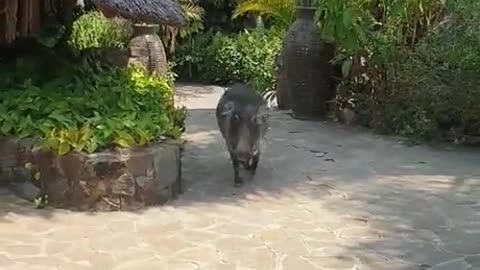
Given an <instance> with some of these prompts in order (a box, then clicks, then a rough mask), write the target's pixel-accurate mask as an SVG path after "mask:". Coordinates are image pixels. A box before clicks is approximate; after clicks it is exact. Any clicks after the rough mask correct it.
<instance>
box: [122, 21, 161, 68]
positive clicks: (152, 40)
mask: <svg viewBox="0 0 480 270" xmlns="http://www.w3.org/2000/svg"><path fill="white" fill-rule="evenodd" d="M132 27H133V34H132V37H131V39H130V41H129V43H128V50H129V59H128V64H129V65H130V64H133V65H142V66H144V67H145V68H146V69H147V71H148V72H149V73H150V74H156V75H159V76H161V75H164V74H165V73H166V72H167V70H168V62H167V56H166V53H165V47H164V46H163V43H162V40H161V39H160V37H159V36H158V35H157V34H156V32H157V31H158V27H159V26H158V25H156V24H133V25H132Z"/></svg>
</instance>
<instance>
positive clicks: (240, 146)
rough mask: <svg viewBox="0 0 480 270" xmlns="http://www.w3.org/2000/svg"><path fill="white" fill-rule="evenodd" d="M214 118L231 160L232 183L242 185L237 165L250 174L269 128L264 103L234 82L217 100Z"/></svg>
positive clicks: (243, 86)
mask: <svg viewBox="0 0 480 270" xmlns="http://www.w3.org/2000/svg"><path fill="white" fill-rule="evenodd" d="M216 117H217V124H218V127H219V129H220V132H221V133H222V136H223V138H224V139H225V143H226V145H227V148H228V152H229V153H230V158H231V160H232V165H233V171H234V184H235V186H241V185H242V184H243V180H242V178H241V177H240V175H239V166H240V164H242V165H243V166H244V167H245V168H246V169H247V170H248V171H249V172H250V175H251V176H253V175H254V174H255V172H256V170H257V165H258V162H259V160H260V154H261V146H262V145H263V141H264V137H265V135H266V133H267V129H268V114H267V107H266V102H265V100H264V99H263V97H262V96H261V95H260V94H259V93H257V92H256V91H255V90H254V89H252V88H251V87H249V86H247V85H244V84H235V85H233V86H232V87H230V89H228V90H227V91H225V93H224V94H223V96H222V97H221V98H220V100H219V101H218V105H217V110H216Z"/></svg>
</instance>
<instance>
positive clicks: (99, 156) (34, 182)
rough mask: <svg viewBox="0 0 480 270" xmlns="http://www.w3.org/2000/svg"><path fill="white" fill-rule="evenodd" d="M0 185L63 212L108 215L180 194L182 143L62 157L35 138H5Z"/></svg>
mask: <svg viewBox="0 0 480 270" xmlns="http://www.w3.org/2000/svg"><path fill="white" fill-rule="evenodd" d="M0 183H3V184H8V185H9V186H10V187H14V189H15V190H16V191H17V193H19V194H20V195H21V196H23V197H30V198H29V199H33V198H32V197H37V196H39V195H48V202H49V204H50V205H52V206H55V207H60V208H69V209H77V210H99V211H108V210H133V209H138V208H142V207H145V206H149V205H156V204H162V203H164V202H166V201H167V200H169V199H171V198H174V197H176V195H178V194H179V193H180V192H181V160H180V145H179V144H178V143H177V142H175V141H164V142H161V143H156V144H151V145H149V146H146V147H135V148H129V149H115V150H109V151H105V152H99V153H95V154H84V153H70V154H67V155H64V156H59V155H57V154H56V153H53V152H51V151H45V150H40V149H35V148H34V147H33V143H32V141H31V140H30V141H29V140H18V139H11V138H0ZM27 186H30V188H25V187H27ZM26 189H28V190H29V191H28V192H27V191H26ZM32 190H33V191H32ZM32 192H33V194H32ZM25 193H30V194H28V195H26V194H25Z"/></svg>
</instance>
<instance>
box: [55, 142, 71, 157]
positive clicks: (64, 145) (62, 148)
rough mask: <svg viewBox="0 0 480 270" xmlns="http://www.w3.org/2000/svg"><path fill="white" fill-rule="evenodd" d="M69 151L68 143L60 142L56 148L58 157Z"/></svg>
mask: <svg viewBox="0 0 480 270" xmlns="http://www.w3.org/2000/svg"><path fill="white" fill-rule="evenodd" d="M68 151H70V144H69V143H68V142H61V143H60V145H59V147H58V154H60V155H62V156H63V155H65V154H66V153H68Z"/></svg>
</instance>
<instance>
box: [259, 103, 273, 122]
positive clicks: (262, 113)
mask: <svg viewBox="0 0 480 270" xmlns="http://www.w3.org/2000/svg"><path fill="white" fill-rule="evenodd" d="M269 116H270V115H269V110H268V108H267V106H265V105H263V106H260V107H259V108H258V112H257V117H256V118H257V120H260V119H261V120H263V121H265V120H266V119H267V118H268V117H269Z"/></svg>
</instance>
